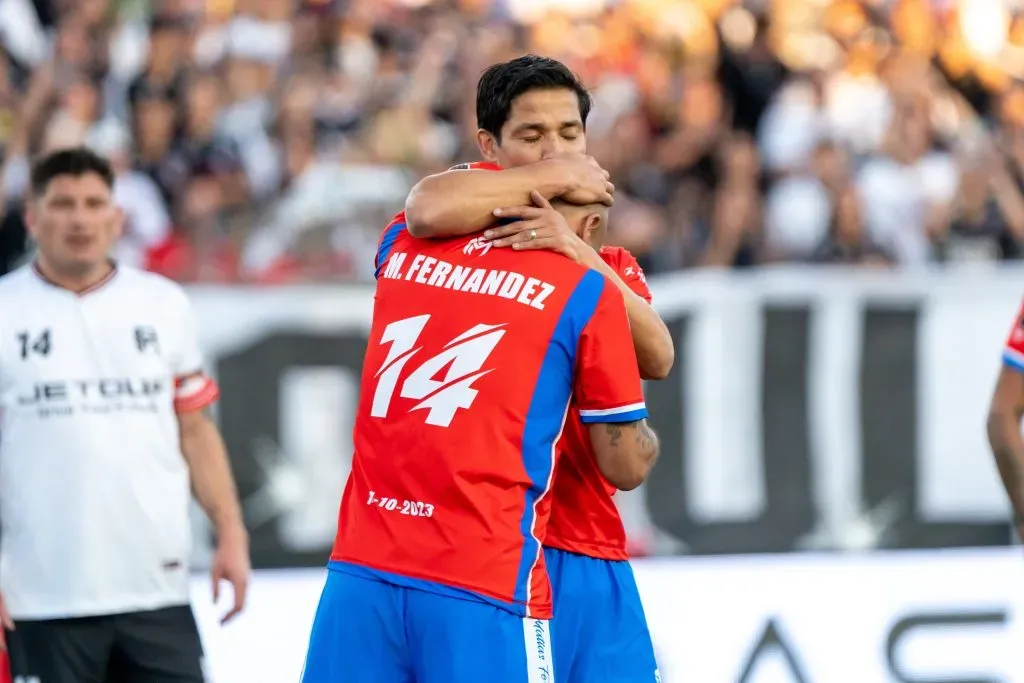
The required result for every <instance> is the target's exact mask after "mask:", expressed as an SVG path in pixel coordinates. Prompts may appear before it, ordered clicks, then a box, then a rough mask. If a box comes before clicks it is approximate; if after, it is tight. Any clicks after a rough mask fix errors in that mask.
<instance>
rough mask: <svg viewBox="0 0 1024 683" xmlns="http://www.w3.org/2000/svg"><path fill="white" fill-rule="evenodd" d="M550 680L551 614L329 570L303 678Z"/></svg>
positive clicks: (315, 682)
mask: <svg viewBox="0 0 1024 683" xmlns="http://www.w3.org/2000/svg"><path fill="white" fill-rule="evenodd" d="M480 681H487V682H488V683H490V682H491V681H493V682H494V683H552V681H553V677H552V675H551V641H550V636H549V631H548V622H547V621H543V620H539V619H529V618H526V619H524V618H522V617H519V616H517V615H515V614H512V613H511V612H507V611H505V610H503V609H500V608H498V607H495V606H493V605H490V604H488V603H485V602H475V601H473V600H466V599H460V598H453V597H449V596H444V595H439V594H436V593H429V592H426V591H422V590H417V589H414V588H406V587H403V586H396V585H393V584H390V583H385V582H383V581H379V580H376V579H372V578H366V577H362V576H355V575H353V574H349V573H346V572H343V571H338V570H334V569H332V570H330V571H328V572H327V583H326V585H325V586H324V590H323V593H322V594H321V596H320V605H319V606H318V607H317V610H316V618H315V619H314V621H313V631H312V633H311V634H310V636H309V650H308V652H307V654H306V665H305V668H304V670H303V673H302V683H480Z"/></svg>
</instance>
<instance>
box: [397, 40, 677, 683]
mask: <svg viewBox="0 0 1024 683" xmlns="http://www.w3.org/2000/svg"><path fill="white" fill-rule="evenodd" d="M589 109H590V98H589V95H588V94H587V93H586V91H585V90H584V89H583V87H582V86H581V85H580V84H579V82H578V81H577V80H576V79H575V78H574V77H573V75H572V74H571V72H569V71H568V69H566V68H565V66H564V65H562V64H560V63H558V62H556V61H554V60H548V59H543V58H538V57H532V56H527V57H523V58H519V59H516V60H512V61H511V62H507V63H505V64H498V65H495V66H493V67H491V69H489V70H488V71H487V72H485V73H484V75H483V77H482V78H481V80H480V83H479V86H478V91H477V119H478V122H479V125H480V129H481V130H480V131H479V132H478V138H477V139H478V143H479V147H480V150H481V153H482V154H483V156H484V157H485V158H487V159H488V161H486V162H477V163H473V164H463V165H461V166H459V167H456V168H455V169H453V171H452V172H449V173H443V174H439V175H436V176H432V177H429V178H426V179H424V180H423V181H421V182H420V183H419V184H418V185H417V187H416V188H415V189H414V190H413V193H412V194H411V195H410V198H409V202H407V204H406V208H407V211H406V218H407V222H408V228H409V230H410V231H411V232H413V233H415V234H418V235H421V236H426V237H440V236H446V235H452V234H458V233H472V232H474V231H477V230H480V229H482V228H485V227H487V228H488V229H487V230H486V231H485V232H484V233H483V235H482V236H481V237H480V238H478V239H479V243H480V244H484V245H490V246H491V247H494V248H500V247H509V246H511V247H512V248H513V249H515V250H517V251H521V252H523V253H526V252H528V251H531V250H535V249H549V250H554V251H558V252H560V253H562V254H563V255H565V256H567V257H569V258H571V259H573V260H575V261H577V262H579V263H580V264H582V265H585V266H587V267H589V268H593V269H594V270H597V271H598V272H600V273H602V274H603V275H604V276H605V278H606V280H607V281H608V282H609V283H611V284H613V285H615V286H616V288H618V289H619V290H620V291H621V292H622V293H623V295H624V297H625V301H626V307H627V312H628V315H629V321H630V328H631V334H632V340H633V344H634V347H635V352H636V357H637V360H638V364H639V370H640V372H641V374H642V375H643V376H644V377H645V378H649V379H662V378H664V377H665V376H666V375H667V374H668V372H669V370H670V369H671V366H672V363H673V360H674V351H673V347H672V339H671V336H670V335H669V333H668V330H667V328H666V327H665V325H664V323H663V322H662V320H661V318H660V317H659V316H658V314H657V313H656V312H655V311H654V309H653V308H651V306H650V300H651V294H650V291H649V290H648V288H647V283H646V279H645V278H644V275H643V271H642V270H641V269H640V266H639V264H638V263H637V262H636V260H635V259H634V258H633V256H632V255H631V254H629V252H628V251H626V250H624V249H620V248H608V247H602V246H601V239H602V236H603V232H604V223H605V220H604V215H603V212H601V211H594V210H593V207H592V206H591V207H581V208H579V209H575V210H574V209H571V208H570V207H569V206H568V205H567V203H569V204H571V203H575V204H592V203H594V202H601V203H604V204H609V203H610V195H611V192H612V190H613V188H612V187H611V186H610V185H609V184H608V182H607V174H605V173H604V172H603V171H600V169H599V167H598V166H597V165H596V163H595V162H594V161H593V160H592V159H590V158H589V157H586V156H584V155H583V152H584V150H585V145H586V139H585V122H586V117H587V114H588V113H589ZM503 169H504V170H503ZM495 171H499V172H495ZM560 172H561V173H562V174H563V175H561V176H559V175H558V174H559V173H560ZM559 178H561V181H559ZM602 187H603V188H604V189H603V190H602ZM551 197H561V198H562V199H563V200H564V201H563V202H556V204H558V206H559V209H560V212H559V213H556V212H554V211H551V210H549V209H547V208H546V206H544V204H545V201H546V199H548V198H551ZM503 207H511V208H503ZM496 209H497V210H496ZM560 214H561V215H560ZM495 218H497V219H499V220H504V221H511V222H507V223H506V224H505V225H502V226H497V227H488V225H489V224H490V223H492V222H493V221H494V220H495ZM622 371H623V372H627V373H632V372H635V370H634V369H633V368H623V370H622ZM587 416H588V412H587V410H586V409H582V410H580V411H579V412H578V413H576V412H574V414H573V416H572V417H571V418H570V420H569V422H567V424H566V429H565V433H564V436H563V441H562V443H561V445H560V448H561V450H562V451H563V456H562V459H561V461H560V463H559V466H558V472H557V475H556V477H555V483H554V490H553V507H552V512H551V519H550V522H549V525H548V530H547V535H546V537H545V541H544V543H545V546H547V550H546V553H545V554H546V557H547V563H548V566H549V568H550V569H551V570H552V571H551V576H552V585H553V588H554V591H555V619H554V621H553V622H552V629H553V634H552V635H553V638H554V652H555V653H556V654H555V673H556V679H557V680H559V681H564V682H567V683H577V682H579V683H583V682H586V683H606V682H607V683H630V682H631V681H638V682H639V681H644V682H648V681H652V680H654V679H655V678H656V672H657V664H656V662H655V658H654V650H653V646H652V644H651V639H650V634H649V632H648V629H647V623H646V619H645V617H644V613H643V607H642V605H641V602H640V598H639V593H638V592H637V588H636V582H635V580H634V578H633V574H632V570H631V568H630V567H629V564H628V561H627V560H628V555H627V552H626V536H625V530H624V528H623V525H622V520H621V518H620V516H619V514H618V510H617V509H616V507H615V503H614V501H613V499H612V494H613V493H614V491H615V487H614V486H613V485H611V484H609V483H608V481H607V480H606V478H605V477H603V476H602V475H601V473H600V471H599V470H598V469H597V468H596V466H595V461H594V454H593V451H592V450H591V448H590V445H589V444H588V443H587V441H586V439H585V438H584V437H585V434H586V432H585V431H584V430H585V427H584V426H583V422H585V421H586V418H587Z"/></svg>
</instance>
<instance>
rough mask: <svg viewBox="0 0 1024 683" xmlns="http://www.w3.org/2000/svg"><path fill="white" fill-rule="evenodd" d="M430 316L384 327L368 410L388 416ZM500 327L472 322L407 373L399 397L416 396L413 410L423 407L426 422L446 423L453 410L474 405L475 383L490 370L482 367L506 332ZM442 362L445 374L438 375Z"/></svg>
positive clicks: (400, 321)
mask: <svg viewBox="0 0 1024 683" xmlns="http://www.w3.org/2000/svg"><path fill="white" fill-rule="evenodd" d="M428 320H430V316H429V315H418V316H415V317H413V318H404V319H402V320H396V321H395V322H393V323H391V324H390V325H388V326H387V327H386V328H384V334H383V336H382V337H381V340H380V343H381V344H391V348H390V349H389V350H388V355H387V358H385V359H384V363H383V364H381V367H380V369H379V370H377V374H376V377H377V389H376V391H374V393H373V406H372V408H371V409H370V415H372V416H374V417H387V414H388V408H389V407H390V406H391V400H392V398H393V397H394V394H395V388H396V387H397V385H398V378H399V375H401V374H402V369H403V368H405V365H406V363H408V362H409V360H410V359H411V358H412V357H413V356H415V355H416V354H417V353H419V352H420V351H421V350H422V349H423V347H422V346H419V347H416V342H417V340H418V339H419V338H420V335H421V334H422V333H423V328H424V327H426V325H427V321H428ZM504 327H505V325H475V326H473V327H472V328H470V329H468V330H466V331H465V332H463V333H462V334H460V335H459V336H457V337H455V338H454V339H452V340H451V341H450V342H448V343H447V344H445V345H444V349H443V350H442V351H441V352H440V353H438V354H436V355H434V356H432V357H430V358H428V359H427V360H425V361H424V362H423V363H421V364H420V366H419V367H417V368H416V369H415V370H413V371H412V374H410V375H409V376H408V377H406V378H405V381H404V382H402V388H401V390H400V391H399V396H401V397H402V398H411V399H413V400H418V401H419V403H417V404H416V405H414V406H413V407H412V409H411V410H427V411H428V412H427V416H426V418H425V422H426V423H427V424H429V425H435V426H438V427H447V426H449V425H450V424H451V423H452V419H453V418H454V417H455V413H457V412H458V411H459V410H460V409H464V408H469V407H470V406H471V405H473V401H474V400H475V399H476V395H477V393H478V392H477V390H476V389H474V388H473V383H474V382H476V380H478V379H480V378H481V377H483V376H484V375H486V374H487V373H489V372H491V370H481V368H482V367H483V365H484V363H486V362H487V358H488V357H490V355H491V353H492V352H493V351H494V348H495V347H496V346H497V345H498V342H499V341H501V338H502V337H504V336H505V330H504V329H503V328H504ZM413 347H416V348H413ZM446 367H447V371H446V372H445V373H444V376H443V377H442V378H441V379H436V377H437V376H438V375H439V374H440V373H441V371H442V370H445V368H446ZM492 370H493V368H492Z"/></svg>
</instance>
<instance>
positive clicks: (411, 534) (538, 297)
mask: <svg viewBox="0 0 1024 683" xmlns="http://www.w3.org/2000/svg"><path fill="white" fill-rule="evenodd" d="M376 272H377V293H376V298H375V305H374V311H373V323H372V326H371V329H370V338H369V343H368V346H367V351H366V359H365V363H364V366H363V378H362V388H361V394H360V399H359V406H358V411H357V414H356V425H355V435H354V445H355V455H354V458H353V463H352V474H351V475H350V476H349V480H348V483H347V484H346V486H345V493H344V496H343V498H342V503H341V511H340V514H339V523H338V537H337V540H336V542H335V546H334V552H333V553H332V555H331V560H332V564H331V566H332V567H333V568H336V569H339V570H341V571H349V572H356V573H360V574H369V575H371V576H376V577H377V578H380V579H382V580H386V581H390V582H392V583H397V584H399V585H406V586H412V587H416V588H420V589H423V590H431V591H434V592H440V593H443V594H452V595H457V596H460V597H472V598H476V599H483V600H486V601H488V602H491V603H493V604H496V605H499V606H502V607H504V608H506V609H509V610H511V611H513V612H515V613H517V614H520V615H525V616H531V617H535V618H549V617H550V616H551V587H550V584H549V582H548V577H547V573H546V571H545V568H544V564H543V557H544V555H543V553H542V552H541V547H540V545H541V544H540V539H543V538H544V532H545V527H546V525H547V518H548V515H549V512H550V496H548V493H549V491H550V489H551V480H552V475H553V474H554V470H555V465H556V462H557V459H558V455H557V453H558V451H557V449H556V447H555V444H556V442H557V440H558V437H559V435H560V434H561V432H562V428H563V426H564V424H565V419H566V415H567V412H568V406H569V400H570V397H571V396H574V397H575V398H574V402H575V404H576V405H578V406H579V408H580V412H581V414H583V415H584V416H586V415H593V416H595V418H594V421H596V422H627V421H634V420H638V419H641V418H643V417H646V415H647V410H646V407H645V405H644V400H643V394H642V392H641V384H640V377H639V373H638V372H637V371H636V370H635V368H636V355H635V353H634V351H633V342H632V339H631V337H630V331H629V322H628V319H627V317H626V311H625V305H624V302H623V300H622V295H621V293H620V292H619V291H618V290H617V289H616V288H615V287H614V285H612V284H611V283H609V282H607V281H606V280H605V278H604V277H602V276H601V275H600V274H599V273H597V272H596V271H592V270H587V269H585V268H583V267H581V266H579V265H577V264H575V263H573V262H572V261H569V260H567V259H566V258H564V257H562V256H559V255H558V254H554V253H551V252H541V251H536V252H516V251H513V250H511V249H492V248H491V246H490V244H488V243H486V242H483V241H482V240H479V239H477V238H471V237H460V238H455V239H448V240H418V239H415V238H413V237H412V236H410V235H409V233H408V231H407V230H406V229H405V223H404V216H403V215H402V214H399V216H398V217H397V218H396V219H395V221H394V222H393V223H392V224H391V226H389V228H388V229H387V231H386V232H385V234H384V236H383V238H382V240H381V243H380V246H379V248H378V252H377V260H376ZM629 368H633V371H632V372H630V371H629Z"/></svg>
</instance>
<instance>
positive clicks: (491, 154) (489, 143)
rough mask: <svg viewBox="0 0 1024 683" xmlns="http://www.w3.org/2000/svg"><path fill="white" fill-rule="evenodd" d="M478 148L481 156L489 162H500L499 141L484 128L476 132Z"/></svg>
mask: <svg viewBox="0 0 1024 683" xmlns="http://www.w3.org/2000/svg"><path fill="white" fill-rule="evenodd" d="M476 146H477V147H478V148H479V149H480V156H482V157H483V158H484V159H486V160H487V161H497V160H498V141H497V140H496V139H495V137H494V136H493V135H492V134H491V133H489V132H487V131H486V130H484V129H483V128H480V129H478V130H477V131H476Z"/></svg>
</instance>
